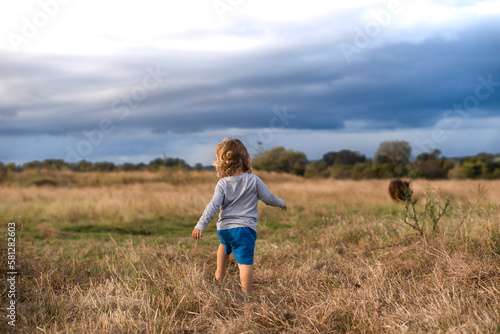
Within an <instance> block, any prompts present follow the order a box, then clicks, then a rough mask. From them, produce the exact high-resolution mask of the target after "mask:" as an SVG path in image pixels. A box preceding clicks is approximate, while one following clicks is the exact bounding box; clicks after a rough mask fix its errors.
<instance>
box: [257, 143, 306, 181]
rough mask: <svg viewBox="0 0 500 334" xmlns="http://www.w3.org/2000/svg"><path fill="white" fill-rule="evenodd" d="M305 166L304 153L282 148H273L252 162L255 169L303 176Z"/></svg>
mask: <svg viewBox="0 0 500 334" xmlns="http://www.w3.org/2000/svg"><path fill="white" fill-rule="evenodd" d="M306 164H307V158H306V155H305V154H304V153H302V152H298V151H297V152H294V151H292V150H285V148H284V147H282V146H277V147H274V148H272V149H270V150H268V151H266V152H264V154H261V155H258V156H256V157H255V158H253V160H252V165H253V166H254V167H255V168H256V169H259V170H265V171H274V172H286V173H292V174H297V175H304V172H305V169H306Z"/></svg>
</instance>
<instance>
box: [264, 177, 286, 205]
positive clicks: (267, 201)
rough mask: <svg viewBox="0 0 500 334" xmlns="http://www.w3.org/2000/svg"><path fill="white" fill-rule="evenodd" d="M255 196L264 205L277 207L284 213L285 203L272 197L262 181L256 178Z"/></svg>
mask: <svg viewBox="0 0 500 334" xmlns="http://www.w3.org/2000/svg"><path fill="white" fill-rule="evenodd" d="M257 196H258V197H259V199H260V200H261V201H262V202H264V203H265V204H266V205H270V206H278V207H280V208H281V210H283V211H286V209H287V208H286V204H285V202H284V201H283V200H282V199H281V198H278V197H276V195H274V194H273V193H272V192H271V191H270V190H269V189H268V188H267V186H266V184H265V183H264V181H262V180H261V179H260V178H257Z"/></svg>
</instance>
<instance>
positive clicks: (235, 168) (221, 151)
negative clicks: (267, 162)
mask: <svg viewBox="0 0 500 334" xmlns="http://www.w3.org/2000/svg"><path fill="white" fill-rule="evenodd" d="M215 156H216V157H217V160H216V161H215V162H214V164H213V165H214V167H215V171H216V172H217V176H218V177H221V178H223V177H227V176H233V175H235V174H238V173H239V172H240V171H241V172H243V173H252V161H251V159H250V155H249V154H248V151H247V148H246V147H245V145H243V143H242V142H241V140H239V139H236V138H231V137H226V138H224V139H223V140H222V141H221V142H220V143H219V144H217V146H215Z"/></svg>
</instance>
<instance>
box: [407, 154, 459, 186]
mask: <svg viewBox="0 0 500 334" xmlns="http://www.w3.org/2000/svg"><path fill="white" fill-rule="evenodd" d="M440 155H441V151H440V150H438V149H435V150H432V151H431V152H429V153H420V154H419V155H418V156H417V158H416V159H415V169H414V170H413V176H414V177H416V178H427V179H441V178H446V177H447V175H448V171H449V170H450V169H451V168H453V165H454V164H453V161H451V160H449V159H446V158H439V156H440Z"/></svg>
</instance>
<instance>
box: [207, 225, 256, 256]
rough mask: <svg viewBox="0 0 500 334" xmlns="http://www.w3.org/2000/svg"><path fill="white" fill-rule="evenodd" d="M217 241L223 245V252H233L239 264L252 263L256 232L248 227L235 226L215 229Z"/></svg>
mask: <svg viewBox="0 0 500 334" xmlns="http://www.w3.org/2000/svg"><path fill="white" fill-rule="evenodd" d="M217 234H218V235H219V241H220V243H221V244H223V245H224V247H225V252H224V253H225V254H226V255H229V254H231V253H234V257H235V258H236V262H238V263H239V264H253V255H254V251H255V240H257V232H255V231H254V230H252V229H251V228H250V227H236V228H230V229H228V230H217Z"/></svg>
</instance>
